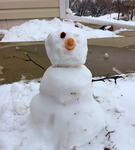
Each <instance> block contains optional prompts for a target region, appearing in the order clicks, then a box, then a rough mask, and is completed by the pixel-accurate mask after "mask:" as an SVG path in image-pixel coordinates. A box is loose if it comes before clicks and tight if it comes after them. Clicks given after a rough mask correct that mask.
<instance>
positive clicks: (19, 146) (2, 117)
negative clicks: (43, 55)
mask: <svg viewBox="0 0 135 150" xmlns="http://www.w3.org/2000/svg"><path fill="white" fill-rule="evenodd" d="M123 77H124V79H118V80H117V85H115V84H114V81H113V80H111V81H106V82H102V81H101V82H93V94H94V98H95V100H96V101H98V102H99V104H100V105H101V107H102V109H103V112H104V116H105V123H106V126H105V129H103V130H102V131H101V132H100V133H99V134H98V135H97V136H96V137H95V138H94V139H93V140H91V141H90V142H89V143H86V144H85V145H83V146H81V147H78V150H103V148H104V147H108V148H111V149H112V150H134V149H135V142H134V139H135V117H134V114H135V92H134V89H135V74H128V75H123ZM39 86H40V83H38V81H37V80H33V81H23V80H22V81H20V82H16V83H13V84H7V85H1V86H0V91H1V94H0V149H1V150H39V149H42V150H49V149H48V148H47V147H46V145H45V143H44V141H43V139H40V135H37V139H36V138H35V137H34V136H33V134H32V132H30V131H31V129H30V125H29V115H30V109H29V105H30V102H31V99H32V97H33V96H34V95H35V94H37V93H38V92H39ZM111 131H114V132H113V133H110V134H108V136H105V135H106V134H107V133H108V132H111ZM52 142H53V141H52Z"/></svg>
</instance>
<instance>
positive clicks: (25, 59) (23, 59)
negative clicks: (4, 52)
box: [13, 52, 46, 71]
mask: <svg viewBox="0 0 135 150" xmlns="http://www.w3.org/2000/svg"><path fill="white" fill-rule="evenodd" d="M25 55H26V56H27V57H28V58H29V59H24V58H20V57H17V56H13V57H14V58H18V59H21V60H25V61H31V62H33V63H34V64H35V65H37V66H39V67H40V68H42V69H43V70H45V71H46V69H45V68H44V67H42V66H40V65H39V64H37V63H36V62H35V61H33V60H32V59H31V58H30V56H29V55H28V54H27V53H26V52H25Z"/></svg>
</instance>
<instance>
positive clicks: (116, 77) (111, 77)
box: [92, 75, 123, 84]
mask: <svg viewBox="0 0 135 150" xmlns="http://www.w3.org/2000/svg"><path fill="white" fill-rule="evenodd" d="M119 78H123V77H122V76H109V75H107V76H106V77H105V78H101V79H96V80H94V79H93V80H92V82H96V81H103V82H105V81H104V80H106V79H114V82H115V84H117V82H116V81H117V79H119Z"/></svg>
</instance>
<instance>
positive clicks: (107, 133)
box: [105, 131, 115, 137]
mask: <svg viewBox="0 0 135 150" xmlns="http://www.w3.org/2000/svg"><path fill="white" fill-rule="evenodd" d="M114 132H115V131H109V132H108V133H107V134H106V135H105V136H106V137H107V136H108V135H109V134H110V133H114Z"/></svg>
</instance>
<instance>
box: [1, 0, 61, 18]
mask: <svg viewBox="0 0 135 150" xmlns="http://www.w3.org/2000/svg"><path fill="white" fill-rule="evenodd" d="M59 16H60V12H59V0H0V20H5V19H24V18H25V19H26V18H48V17H49V18H50V17H59Z"/></svg>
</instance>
